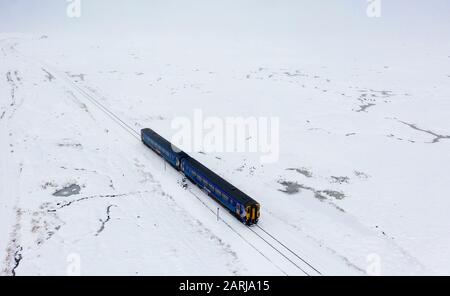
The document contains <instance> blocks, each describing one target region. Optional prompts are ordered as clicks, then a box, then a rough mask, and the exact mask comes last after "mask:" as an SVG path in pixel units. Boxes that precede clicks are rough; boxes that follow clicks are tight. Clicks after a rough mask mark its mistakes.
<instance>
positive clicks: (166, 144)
mask: <svg viewBox="0 0 450 296" xmlns="http://www.w3.org/2000/svg"><path fill="white" fill-rule="evenodd" d="M141 133H142V134H144V133H145V134H147V135H148V136H150V137H151V138H152V139H153V140H155V141H157V142H158V143H159V144H160V145H161V146H163V148H164V149H166V150H168V151H173V152H174V153H176V154H178V155H179V156H183V157H187V156H188V155H187V154H186V153H185V152H184V151H182V150H181V149H179V148H178V147H176V146H175V145H172V143H170V142H169V141H167V140H166V139H165V138H163V137H161V136H160V135H159V134H158V133H157V132H155V131H154V130H152V129H150V128H144V129H142V130H141Z"/></svg>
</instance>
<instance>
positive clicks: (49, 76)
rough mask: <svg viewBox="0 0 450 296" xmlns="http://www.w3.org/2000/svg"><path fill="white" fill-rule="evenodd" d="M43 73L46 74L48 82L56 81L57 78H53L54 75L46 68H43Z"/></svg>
mask: <svg viewBox="0 0 450 296" xmlns="http://www.w3.org/2000/svg"><path fill="white" fill-rule="evenodd" d="M42 71H44V72H45V74H46V75H45V78H47V80H48V81H49V82H52V80H55V79H56V78H55V76H53V74H52V73H50V72H49V71H47V70H45V69H44V68H42Z"/></svg>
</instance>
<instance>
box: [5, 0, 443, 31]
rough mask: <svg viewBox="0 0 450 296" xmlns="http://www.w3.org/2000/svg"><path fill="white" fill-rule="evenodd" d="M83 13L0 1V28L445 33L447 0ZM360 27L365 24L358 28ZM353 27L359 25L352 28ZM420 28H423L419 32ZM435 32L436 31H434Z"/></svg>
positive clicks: (172, 0) (260, 2)
mask: <svg viewBox="0 0 450 296" xmlns="http://www.w3.org/2000/svg"><path fill="white" fill-rule="evenodd" d="M81 3H82V17H81V18H80V19H70V18H68V17H67V16H66V11H65V10H66V7H67V5H68V4H67V1H66V0H44V1H42V0H0V30H1V31H2V32H5V31H7V32H11V31H21V32H23V31H25V32H29V31H36V30H43V31H45V30H67V31H70V30H75V29H79V30H89V31H91V30H99V31H100V30H101V31H111V29H118V30H120V29H121V28H122V27H123V26H124V24H126V28H127V29H126V30H130V29H133V30H136V31H145V30H151V29H158V30H161V29H166V30H170V31H172V30H180V29H184V30H188V31H199V30H207V29H215V30H226V31H234V30H243V31H249V32H252V31H255V32H257V31H260V30H263V31H277V32H281V31H288V32H295V31H303V30H304V29H305V27H318V26H321V27H322V28H323V30H324V31H326V30H327V29H331V28H335V30H339V29H344V30H349V31H358V30H362V29H367V30H371V29H372V28H377V27H382V26H383V28H384V27H386V28H389V27H390V28H391V30H402V29H403V30H406V29H408V28H414V29H415V30H418V31H419V32H418V33H421V31H422V32H423V31H424V30H426V28H434V29H435V30H439V31H441V32H444V31H445V32H448V27H449V25H450V1H448V0H430V1H416V0H381V3H382V17H381V18H380V19H370V18H368V17H367V16H366V13H365V10H366V7H367V1H366V0H346V1H336V0H320V1H317V0H279V1H275V0H271V1H268V0H239V1H238V0H234V1H233V0H231V1H215V0H190V1H182V0H181V1H180V0H178V1H176V0H129V1H119V0H81ZM361 25H363V26H364V28H361ZM355 26H358V27H359V28H356V27H355ZM420 28H423V29H422V30H421V29H420ZM437 33H439V32H437Z"/></svg>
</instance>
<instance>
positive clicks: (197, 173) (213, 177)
mask: <svg viewBox="0 0 450 296" xmlns="http://www.w3.org/2000/svg"><path fill="white" fill-rule="evenodd" d="M181 171H182V172H183V173H184V174H185V176H186V177H187V178H189V179H190V180H191V181H192V182H193V183H195V184H197V185H198V186H199V187H200V188H202V189H204V190H205V191H206V192H207V193H208V194H209V195H210V196H212V197H213V198H214V199H215V200H216V201H218V202H219V203H220V204H222V205H223V206H224V207H226V208H227V209H228V210H229V211H230V213H231V214H233V215H234V216H236V218H238V219H239V220H240V221H241V222H243V223H245V224H247V225H252V224H256V223H258V220H259V217H260V205H259V203H258V202H256V201H255V200H254V199H252V198H251V197H250V196H248V195H247V194H245V193H243V192H242V191H240V190H239V189H237V188H236V187H234V186H233V185H231V184H230V183H228V182H227V181H226V180H224V179H223V178H222V177H220V176H218V175H217V174H215V173H214V172H213V171H211V170H210V169H208V168H207V167H205V166H204V165H202V164H201V163H200V162H198V161H197V160H195V159H193V158H192V157H187V158H184V159H182V160H181Z"/></svg>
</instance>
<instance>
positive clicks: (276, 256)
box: [11, 47, 322, 276]
mask: <svg viewBox="0 0 450 296" xmlns="http://www.w3.org/2000/svg"><path fill="white" fill-rule="evenodd" d="M11 50H13V51H14V52H15V53H16V54H20V53H19V52H18V51H17V49H15V48H14V47H12V48H11ZM20 55H21V54H20ZM21 56H22V57H24V58H26V59H29V60H31V61H32V62H34V63H36V64H38V65H40V66H41V68H42V66H43V68H45V69H47V70H50V71H51V72H52V74H53V75H54V76H56V77H57V78H59V79H61V80H62V81H64V82H65V83H66V84H67V85H68V86H70V87H71V88H72V89H73V90H75V91H76V92H77V93H78V94H80V95H81V96H83V97H84V98H85V99H86V100H88V101H89V102H90V103H91V104H92V105H94V106H95V107H97V108H98V109H99V110H100V111H101V112H103V113H104V114H105V115H106V116H107V117H109V118H110V119H111V120H112V121H113V122H114V123H116V124H117V125H118V126H120V127H121V128H122V129H124V130H125V131H126V132H127V133H128V134H129V135H130V136H131V137H133V138H134V139H136V140H137V141H139V142H141V136H140V133H139V132H137V131H136V130H134V128H133V127H132V126H130V125H129V124H127V123H126V122H125V121H124V120H122V119H121V118H120V117H119V116H117V115H116V114H115V113H114V112H112V111H111V110H109V109H108V108H107V107H106V106H105V105H103V104H102V103H101V102H100V101H99V100H98V99H97V98H96V97H95V95H94V94H92V93H89V92H88V91H86V90H85V89H83V88H82V87H80V86H79V85H77V84H76V83H75V82H74V81H72V80H71V79H70V78H69V77H68V75H66V74H65V73H62V72H60V71H58V70H57V69H55V68H54V67H52V66H50V65H48V64H47V63H44V62H40V61H36V60H33V59H30V58H28V57H25V56H23V55H21ZM187 192H189V193H190V194H191V195H193V196H194V197H195V199H197V200H198V201H199V202H200V203H201V204H202V205H203V206H204V207H206V208H207V209H208V210H209V212H211V213H212V215H214V216H216V210H215V205H213V204H212V203H213V202H215V201H213V200H212V199H211V198H209V197H208V196H207V195H206V194H201V195H200V194H197V193H196V192H194V191H193V190H192V189H191V188H189V189H188V190H187ZM201 196H203V197H201ZM219 220H220V221H221V222H223V223H224V224H225V225H226V227H228V228H229V229H230V230H231V231H233V232H234V233H235V234H236V235H238V236H239V237H240V239H242V240H243V241H245V242H246V243H247V244H249V245H250V246H251V247H252V248H253V249H254V250H255V251H256V252H258V253H259V254H260V255H261V256H262V257H263V258H265V259H266V260H267V261H268V262H269V263H270V264H273V265H274V266H275V267H276V268H277V269H278V270H280V272H282V273H283V274H284V275H306V276H318V275H322V273H321V272H320V271H319V270H318V269H317V268H315V267H314V266H313V265H312V264H311V263H309V262H308V261H307V260H305V259H304V258H303V257H302V256H301V255H300V254H298V253H297V252H295V251H293V250H292V249H291V248H289V247H288V246H287V245H286V244H285V243H283V242H282V241H280V239H278V238H277V237H276V236H275V235H274V234H272V233H270V232H269V231H267V230H266V229H264V228H263V227H261V226H260V225H254V226H250V227H248V226H244V225H243V224H242V223H240V222H239V221H237V220H236V219H235V218H234V217H233V216H232V215H231V214H229V213H227V214H226V215H222V216H221V217H219Z"/></svg>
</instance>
